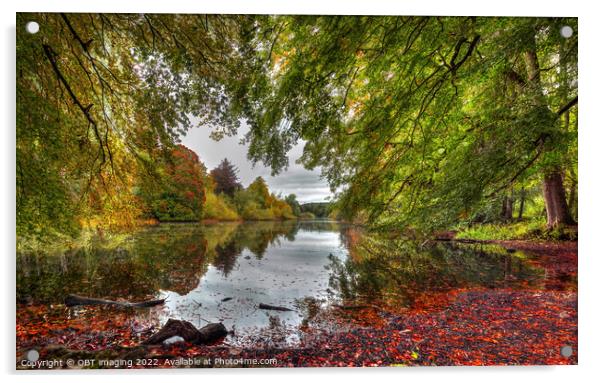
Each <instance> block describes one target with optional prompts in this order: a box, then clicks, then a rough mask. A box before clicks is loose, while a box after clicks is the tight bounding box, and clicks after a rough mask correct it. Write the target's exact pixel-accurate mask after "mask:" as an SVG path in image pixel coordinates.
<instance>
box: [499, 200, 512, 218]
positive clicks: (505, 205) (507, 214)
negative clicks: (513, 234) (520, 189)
mask: <svg viewBox="0 0 602 383" xmlns="http://www.w3.org/2000/svg"><path fill="white" fill-rule="evenodd" d="M513 213H514V198H513V197H512V195H510V196H504V198H503V199H502V214H501V216H502V221H504V222H510V221H512V215H513Z"/></svg>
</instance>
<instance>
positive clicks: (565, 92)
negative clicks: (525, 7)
mask: <svg viewBox="0 0 602 383" xmlns="http://www.w3.org/2000/svg"><path fill="white" fill-rule="evenodd" d="M562 25H570V26H571V27H572V28H573V29H574V30H575V31H577V24H576V19H571V18H555V19H551V18H541V19H540V18H491V17H436V18H435V17H367V16H358V17H355V16H353V17H349V16H341V17H330V16H278V17H266V18H262V19H260V22H259V23H258V30H259V31H258V33H257V34H256V38H255V39H254V40H252V41H250V42H249V44H248V48H247V49H249V50H254V52H255V55H256V56H257V57H256V58H255V68H256V71H255V78H254V79H253V81H251V82H249V83H246V84H245V85H246V86H247V87H248V88H247V89H246V91H245V94H246V95H247V97H246V98H245V99H244V100H245V101H246V102H247V108H248V109H249V110H250V112H248V115H249V116H248V117H249V125H250V126H251V131H250V133H249V135H248V137H247V140H248V142H249V143H250V152H249V156H250V158H252V159H253V160H255V161H263V162H264V163H266V164H267V165H269V166H271V167H272V169H273V170H274V172H278V171H280V170H281V169H283V168H285V167H286V166H287V164H288V160H287V158H286V153H287V152H288V150H290V148H292V146H293V145H294V144H296V143H299V142H304V152H303V156H302V158H301V161H302V163H303V164H304V165H305V166H306V167H307V168H310V169H312V168H315V167H318V166H319V167H321V169H322V174H323V176H324V177H325V178H326V179H327V180H328V181H329V183H330V186H331V188H332V189H333V190H336V189H339V188H340V189H342V192H341V193H340V195H339V202H338V206H339V212H340V214H341V215H342V217H343V218H347V219H351V218H353V217H355V216H357V215H359V214H361V213H362V212H366V213H367V222H370V223H371V224H373V225H375V226H380V227H386V228H396V227H400V226H406V225H413V226H416V227H420V228H425V229H432V228H435V227H445V226H448V225H450V224H453V223H455V222H457V221H458V220H459V219H462V218H463V217H467V216H470V215H473V214H474V213H475V208H479V207H481V206H482V205H483V204H493V203H495V201H496V199H497V198H498V196H499V195H500V194H501V193H504V192H506V191H507V190H508V189H509V188H511V187H512V186H513V185H515V184H517V183H519V182H523V181H531V180H540V179H541V178H542V177H541V176H542V174H544V173H546V172H548V171H551V170H553V169H557V168H558V167H560V168H562V169H569V168H573V167H574V164H573V163H572V161H573V160H570V161H569V159H570V158H574V153H573V154H571V153H570V151H569V148H571V147H572V146H574V144H575V142H576V136H575V135H574V134H573V133H570V132H571V131H572V130H573V128H570V129H569V128H567V127H566V126H563V124H561V123H560V121H559V118H558V113H559V112H561V111H562V110H563V107H564V106H565V105H567V102H568V101H570V100H574V101H576V99H575V97H576V94H577V81H576V78H577V51H576V47H577V38H576V36H574V37H573V38H571V39H564V38H562V37H561V36H560V33H559V32H558V31H559V28H560V26H562ZM267 47H269V48H267ZM266 62H267V63H269V65H265V63H266ZM559 84H562V86H559ZM573 105H574V104H573ZM567 110H568V113H567V112H563V113H565V114H566V115H569V114H570V113H573V112H574V110H573V111H571V110H570V108H569V109H567ZM575 124H576V122H575V121H574V119H573V120H572V122H571V118H570V115H569V124H568V125H575Z"/></svg>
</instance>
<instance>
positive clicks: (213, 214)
mask: <svg viewBox="0 0 602 383" xmlns="http://www.w3.org/2000/svg"><path fill="white" fill-rule="evenodd" d="M203 218H205V219H217V220H220V221H237V220H239V219H240V216H239V215H238V213H237V212H236V210H235V209H234V208H233V207H232V206H230V204H229V202H227V201H226V198H225V197H223V196H222V195H219V194H215V193H213V192H212V191H208V192H207V194H206V200H205V206H204V209H203Z"/></svg>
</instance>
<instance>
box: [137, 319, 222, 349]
mask: <svg viewBox="0 0 602 383" xmlns="http://www.w3.org/2000/svg"><path fill="white" fill-rule="evenodd" d="M226 335H228V330H227V329H226V326H224V325H223V324H222V323H209V324H208V325H207V326H205V327H203V328H201V329H197V328H196V327H194V325H193V324H192V323H190V322H187V321H185V320H177V319H169V320H168V321H167V323H165V326H163V327H162V328H161V330H159V331H158V332H156V333H155V334H153V336H151V337H150V338H148V339H147V340H145V341H144V342H142V344H144V345H151V344H161V343H163V342H164V341H165V340H166V339H169V338H171V337H174V336H179V337H182V338H183V339H184V340H185V341H186V342H189V343H194V344H209V343H213V342H215V341H216V340H219V339H221V338H223V337H225V336H226Z"/></svg>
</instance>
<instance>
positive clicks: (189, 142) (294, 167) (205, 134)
mask: <svg viewBox="0 0 602 383" xmlns="http://www.w3.org/2000/svg"><path fill="white" fill-rule="evenodd" d="M248 130H249V128H248V126H247V125H245V124H244V123H243V124H242V125H241V127H240V129H239V130H238V135H237V136H233V137H227V136H226V137H224V138H223V139H221V140H220V141H215V140H213V139H212V138H210V137H209V134H210V133H211V129H210V128H209V127H204V126H201V127H198V128H192V129H190V130H189V131H188V133H187V134H186V136H184V137H183V138H182V144H184V145H185V146H187V147H188V148H190V149H192V150H194V151H195V152H196V154H198V156H199V158H200V160H201V161H202V162H203V163H204V164H205V166H206V167H207V170H208V171H211V169H213V168H215V167H216V166H217V165H219V163H220V162H221V161H222V160H223V159H224V158H226V157H227V158H228V160H229V161H230V162H232V163H233V164H234V165H236V167H238V170H239V171H238V177H239V178H240V182H241V183H242V184H243V186H244V187H247V186H249V184H250V183H251V182H253V180H255V178H257V177H259V176H261V177H263V178H264V179H265V180H266V182H267V184H268V187H269V188H270V191H271V192H273V193H274V194H278V193H281V194H282V196H286V195H288V194H295V195H296V196H297V201H299V202H300V203H307V202H324V201H326V198H327V197H330V196H332V193H331V192H330V188H329V187H328V183H327V182H326V181H325V180H322V179H320V169H318V168H316V169H314V170H306V169H304V168H303V166H302V165H300V164H297V163H296V161H297V159H298V158H299V157H301V154H302V153H303V145H302V144H298V145H297V146H295V147H294V148H293V149H292V150H291V151H290V152H289V166H288V169H287V170H285V171H282V172H281V173H280V174H278V175H277V176H275V177H272V176H271V175H270V174H271V171H270V169H269V168H267V167H265V166H264V165H263V164H261V163H257V164H256V165H255V166H254V167H253V165H252V163H251V162H250V161H249V160H248V159H247V145H241V144H240V140H241V138H243V137H244V135H245V134H246V133H247V132H248Z"/></svg>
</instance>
